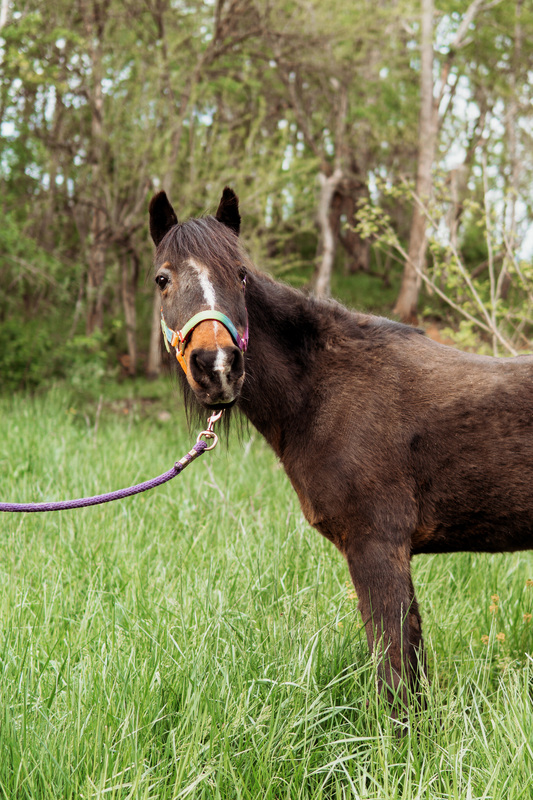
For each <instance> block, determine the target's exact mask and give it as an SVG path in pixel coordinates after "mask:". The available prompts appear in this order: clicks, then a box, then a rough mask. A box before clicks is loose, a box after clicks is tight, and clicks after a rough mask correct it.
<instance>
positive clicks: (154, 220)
mask: <svg viewBox="0 0 533 800" xmlns="http://www.w3.org/2000/svg"><path fill="white" fill-rule="evenodd" d="M177 224H178V218H177V216H176V213H175V211H174V209H173V208H172V206H171V205H170V202H169V199H168V197H167V196H166V193H165V192H159V193H158V194H156V195H155V197H152V199H151V201H150V234H151V236H152V239H153V240H154V244H155V246H156V247H157V245H158V244H159V242H160V241H161V239H162V238H163V237H164V236H165V235H166V234H167V233H168V232H169V230H170V229H171V228H173V227H174V225H177Z"/></svg>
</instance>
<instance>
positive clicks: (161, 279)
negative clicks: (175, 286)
mask: <svg viewBox="0 0 533 800" xmlns="http://www.w3.org/2000/svg"><path fill="white" fill-rule="evenodd" d="M155 282H156V283H157V285H158V286H159V288H160V289H161V291H163V289H164V288H165V286H166V285H167V283H168V278H167V276H166V275H158V276H157V278H156V279H155Z"/></svg>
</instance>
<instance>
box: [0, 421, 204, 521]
mask: <svg viewBox="0 0 533 800" xmlns="http://www.w3.org/2000/svg"><path fill="white" fill-rule="evenodd" d="M204 433H205V431H204ZM211 447H213V445H212V446H211ZM211 447H210V448H209V449H211ZM207 449H208V445H207V442H204V441H203V440H200V441H198V442H197V443H196V444H195V445H194V447H193V448H192V450H189V452H188V453H187V455H186V456H183V458H181V459H180V460H179V461H176V463H175V464H174V466H173V467H172V469H169V470H168V472H164V473H163V475H159V476H158V477H157V478H152V480H150V481H144V483H138V484H137V485H136V486H130V487H129V488H128V489H118V490H117V491H116V492H108V493H107V494H97V495H95V496H94V497H81V498H79V499H78V500H61V501H59V502H56V503H0V511H28V512H31V511H66V510H67V509H69V508H85V507H86V506H96V505H99V504H100V503H110V502H111V501H112V500H121V499H122V498H124V497H130V496H131V495H133V494H139V492H146V491H147V490H148V489H155V487H156V486H161V484H163V483H166V482H167V481H170V480H172V478H175V477H176V475H179V474H180V472H181V471H182V470H183V469H185V467H187V466H188V465H189V464H190V463H191V462H192V461H194V460H195V458H198V456H201V455H202V453H203V452H205V450H207Z"/></svg>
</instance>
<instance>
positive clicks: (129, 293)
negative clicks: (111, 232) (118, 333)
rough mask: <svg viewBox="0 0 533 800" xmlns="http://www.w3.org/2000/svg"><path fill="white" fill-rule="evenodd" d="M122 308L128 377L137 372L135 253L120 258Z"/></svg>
mask: <svg viewBox="0 0 533 800" xmlns="http://www.w3.org/2000/svg"><path fill="white" fill-rule="evenodd" d="M120 269H121V286H122V306H123V308H124V319H125V321H126V341H127V344H128V363H127V366H126V370H127V373H128V375H131V376H132V377H133V376H135V374H136V372H137V314H136V310H135V294H136V289H137V280H138V276H139V262H138V259H137V255H136V253H134V252H133V251H129V252H128V251H124V252H123V253H122V254H121V258H120Z"/></svg>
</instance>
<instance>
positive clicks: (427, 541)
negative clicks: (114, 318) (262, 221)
mask: <svg viewBox="0 0 533 800" xmlns="http://www.w3.org/2000/svg"><path fill="white" fill-rule="evenodd" d="M239 228H240V215H239V208H238V199H237V197H236V196H235V194H234V193H233V192H232V191H231V190H230V189H227V188H226V189H224V193H223V195H222V199H221V201H220V205H219V208H218V211H217V213H216V215H215V216H214V217H205V218H202V219H192V220H189V221H187V222H184V223H182V224H178V220H177V218H176V215H175V213H174V211H173V209H172V206H171V205H170V203H169V201H168V199H167V197H166V195H165V194H164V192H161V193H160V194H158V195H157V196H156V197H154V199H153V200H152V202H151V204H150V231H151V234H152V238H153V240H154V242H155V244H156V246H157V252H156V256H155V265H156V275H155V280H156V283H157V285H158V286H159V289H160V292H161V302H162V315H163V323H162V324H163V331H164V333H165V336H166V338H167V339H168V341H169V342H170V343H171V347H173V348H175V350H176V354H177V355H178V356H179V359H180V363H181V364H182V367H183V370H180V372H182V378H183V385H184V389H185V393H186V396H187V397H188V399H189V401H191V400H192V401H194V402H197V403H198V404H199V405H200V407H203V408H217V409H218V408H230V407H231V406H232V405H234V404H235V405H236V406H237V407H238V408H239V409H240V410H241V411H242V412H243V414H245V415H246V417H248V419H249V420H250V421H251V422H252V424H253V425H254V426H255V427H256V428H257V429H258V430H259V432H260V433H262V434H263V436H264V437H265V438H266V440H267V441H268V442H269V444H270V445H271V446H272V448H273V449H274V451H275V453H276V454H277V456H278V457H279V459H280V460H281V462H282V464H283V466H284V467H285V470H286V472H287V474H288V476H289V478H290V481H291V483H292V485H293V487H294V488H295V490H296V492H297V494H298V497H299V499H300V503H301V506H302V509H303V512H304V514H305V516H306V518H307V519H308V521H309V522H310V523H311V525H313V526H314V527H315V528H317V529H318V530H319V531H320V533H322V534H324V536H326V537H327V538H328V539H330V540H331V541H332V542H333V543H334V544H335V546H336V547H338V549H339V550H340V551H341V553H342V554H343V555H344V556H345V558H346V560H347V562H348V567H349V569H350V574H351V577H352V580H353V583H354V586H355V589H356V591H357V595H358V597H359V609H360V611H361V614H362V616H363V620H364V622H365V626H366V633H367V637H368V643H369V646H370V648H371V649H372V650H374V651H375V652H377V654H378V656H379V680H380V684H381V686H382V687H385V688H386V690H387V691H388V692H389V694H392V693H396V695H397V696H398V697H399V698H400V699H401V700H403V701H405V700H406V698H407V692H406V685H407V683H409V684H410V685H411V687H412V688H413V689H415V690H416V689H417V687H418V685H419V678H420V675H421V673H422V672H423V671H424V669H425V664H424V651H423V640H422V629H421V622H420V613H419V610H418V605H417V601H416V598H415V593H414V589H413V584H412V581H411V569H410V562H411V557H412V556H413V555H416V554H417V553H441V552H453V551H458V550H471V551H481V550H483V551H488V552H496V551H505V550H520V549H527V548H531V547H533V356H522V357H520V358H512V359H506V358H500V359H499V358H490V357H485V356H477V355H470V354H467V353H462V352H459V351H457V350H454V349H453V348H450V347H445V346H444V345H441V344H437V343H435V342H433V341H431V340H430V339H428V338H426V337H425V336H423V335H422V334H421V332H420V331H418V330H416V329H414V328H409V327H406V326H404V325H400V324H398V323H396V322H391V321H389V320H386V319H382V318H380V317H373V316H369V315H367V314H359V313H355V312H350V311H347V310H346V309H345V308H343V307H342V306H340V305H339V304H337V303H335V302H332V301H321V300H316V299H313V298H309V297H306V296H304V295H303V294H302V293H300V292H298V291H296V290H294V289H292V288H289V287H288V286H283V285H281V284H280V283H277V282H275V281H274V280H272V279H271V278H270V277H268V276H267V275H264V274H261V273H260V272H258V271H257V270H256V269H255V268H254V267H253V265H252V264H251V263H250V259H249V257H248V256H247V254H246V252H245V251H244V249H243V247H242V246H241V244H240V242H239V238H238V234H239ZM198 312H203V313H202V314H199V315H198ZM191 317H192V320H190V318H191ZM189 321H190V323H189ZM248 325H249V331H248ZM178 328H181V331H180V332H178Z"/></svg>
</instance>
